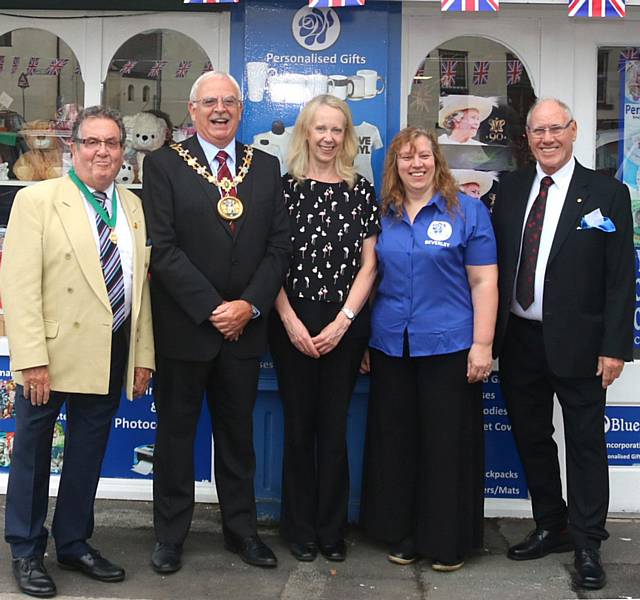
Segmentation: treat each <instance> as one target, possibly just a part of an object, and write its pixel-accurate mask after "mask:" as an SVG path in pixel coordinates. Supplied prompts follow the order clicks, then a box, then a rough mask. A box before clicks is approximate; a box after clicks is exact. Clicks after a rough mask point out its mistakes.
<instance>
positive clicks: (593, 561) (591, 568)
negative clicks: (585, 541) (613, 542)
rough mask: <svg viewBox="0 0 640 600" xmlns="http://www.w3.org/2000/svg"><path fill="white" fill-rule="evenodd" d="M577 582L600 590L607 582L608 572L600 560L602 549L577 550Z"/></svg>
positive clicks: (582, 585)
mask: <svg viewBox="0 0 640 600" xmlns="http://www.w3.org/2000/svg"><path fill="white" fill-rule="evenodd" d="M574 566H575V568H576V584H577V585H578V586H579V587H582V588H587V589H590V590H599V589H600V588H602V587H604V585H605V583H607V574H606V573H605V572H604V569H603V568H602V563H601V562H600V551H599V550H597V549H595V548H580V549H578V550H576V560H575V562H574Z"/></svg>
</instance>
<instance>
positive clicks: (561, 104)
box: [527, 97, 574, 127]
mask: <svg viewBox="0 0 640 600" xmlns="http://www.w3.org/2000/svg"><path fill="white" fill-rule="evenodd" d="M543 102H555V103H556V104H557V105H558V106H559V107H560V108H561V109H562V110H564V112H565V113H566V115H567V119H568V120H569V121H573V120H574V119H573V113H572V112H571V109H570V108H569V105H568V104H565V103H564V102H563V101H562V100H559V99H558V98H552V97H547V98H538V99H537V100H536V101H535V102H534V103H533V104H532V105H531V108H529V112H528V113H527V127H529V125H531V115H532V114H533V111H534V110H535V109H536V108H537V107H538V106H540V104H542V103H543Z"/></svg>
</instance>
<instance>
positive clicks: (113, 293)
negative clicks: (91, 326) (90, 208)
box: [93, 191, 126, 331]
mask: <svg viewBox="0 0 640 600" xmlns="http://www.w3.org/2000/svg"><path fill="white" fill-rule="evenodd" d="M93 195H94V197H95V198H96V199H97V200H98V201H99V202H100V203H101V204H102V206H103V207H104V209H105V211H106V210H107V206H106V202H107V195H106V194H105V193H104V192H98V191H95V192H93ZM96 226H97V228H98V238H99V240H100V264H101V265H102V274H103V275H104V283H105V285H106V286H107V296H109V303H110V304H111V311H112V313H113V331H116V330H117V329H118V328H119V327H120V325H122V323H124V320H125V316H126V311H125V306H124V275H123V273H122V262H121V261H120V252H119V250H118V244H117V243H114V242H112V241H111V240H110V239H109V234H110V233H111V229H110V228H109V226H108V225H107V224H106V223H105V222H104V220H103V219H102V218H101V217H100V215H99V214H98V213H97V212H96Z"/></svg>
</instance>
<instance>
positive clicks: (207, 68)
mask: <svg viewBox="0 0 640 600" xmlns="http://www.w3.org/2000/svg"><path fill="white" fill-rule="evenodd" d="M207 71H213V65H212V64H211V61H210V60H208V61H207V62H206V63H204V67H203V69H202V72H203V73H206V72H207Z"/></svg>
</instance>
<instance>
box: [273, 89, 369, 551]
mask: <svg viewBox="0 0 640 600" xmlns="http://www.w3.org/2000/svg"><path fill="white" fill-rule="evenodd" d="M356 153H357V139H356V135H355V131H354V127H353V122H352V120H351V113H350V111H349V108H348V107H347V105H346V103H345V102H344V101H342V100H339V99H337V98H335V97H334V96H330V95H322V96H316V97H315V98H314V99H313V100H311V101H310V102H309V103H308V104H307V105H306V106H305V107H304V109H303V110H302V112H301V113H300V116H299V117H298V120H297V122H296V125H295V128H294V132H293V138H292V140H291V143H290V146H289V161H288V166H289V173H287V174H286V175H285V176H284V178H283V182H284V191H285V201H286V204H287V208H288V211H289V217H290V221H291V231H292V242H293V248H294V250H293V256H292V259H291V265H290V268H289V273H288V275H287V279H286V282H285V285H284V287H283V288H282V290H280V294H279V295H278V298H277V299H276V304H275V306H276V311H274V314H273V315H272V318H271V322H270V338H269V341H270V346H271V352H272V354H273V358H274V362H275V367H276V372H277V375H278V382H279V389H280V395H281V397H282V402H283V406H284V417H285V441H284V467H283V491H282V514H281V518H280V530H281V533H282V536H283V537H284V539H285V540H286V541H287V542H288V543H289V548H290V549H291V553H292V554H293V555H294V556H295V557H296V558H297V559H298V560H302V561H311V560H314V559H315V557H316V555H317V553H318V549H319V550H320V552H321V553H322V554H323V555H324V556H325V557H326V558H327V559H329V560H334V561H341V560H344V559H345V556H346V546H345V543H344V531H345V527H346V524H347V503H348V499H349V466H348V461H347V443H346V434H347V410H348V407H349V400H350V398H351V394H352V392H353V388H354V385H355V381H356V377H357V374H358V367H359V365H360V360H361V358H362V355H363V352H364V350H365V348H366V344H367V339H368V335H369V310H368V306H367V302H366V301H367V298H368V296H369V292H370V291H371V287H372V285H373V282H374V280H375V277H376V258H375V251H374V248H375V244H376V237H377V234H378V231H379V229H380V226H379V221H378V207H377V204H376V198H375V191H374V189H373V186H372V185H371V183H369V181H367V180H366V179H365V178H364V177H362V176H361V175H358V174H357V173H356V172H355V169H354V167H353V160H354V158H355V156H356Z"/></svg>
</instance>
